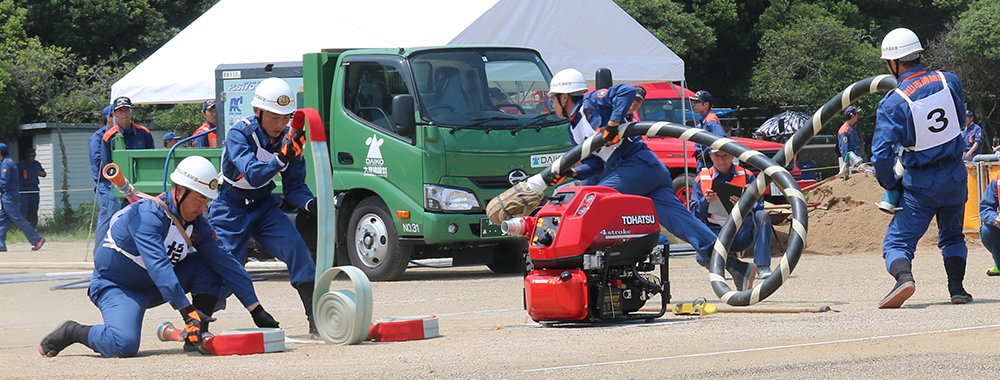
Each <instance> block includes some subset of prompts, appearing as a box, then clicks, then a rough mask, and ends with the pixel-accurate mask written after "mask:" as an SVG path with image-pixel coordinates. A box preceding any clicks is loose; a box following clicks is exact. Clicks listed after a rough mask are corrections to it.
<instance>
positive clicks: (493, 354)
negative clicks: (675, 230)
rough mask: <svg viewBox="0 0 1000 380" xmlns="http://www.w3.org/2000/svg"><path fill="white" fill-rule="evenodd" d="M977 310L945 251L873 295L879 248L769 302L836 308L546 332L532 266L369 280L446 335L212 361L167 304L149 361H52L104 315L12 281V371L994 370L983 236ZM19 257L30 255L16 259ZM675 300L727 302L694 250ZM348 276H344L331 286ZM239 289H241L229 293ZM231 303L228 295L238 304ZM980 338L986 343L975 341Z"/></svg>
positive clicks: (18, 267) (385, 305)
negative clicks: (532, 306) (899, 288)
mask: <svg viewBox="0 0 1000 380" xmlns="http://www.w3.org/2000/svg"><path fill="white" fill-rule="evenodd" d="M83 245H84V243H78V244H72V243H47V244H46V246H45V248H44V249H43V250H42V251H40V252H30V251H29V249H28V246H27V245H20V246H13V247H11V252H7V253H0V276H3V275H13V274H26V273H52V272H76V271H80V270H81V269H80V268H78V267H73V266H72V265H62V266H50V267H43V266H42V265H38V264H31V265H28V264H23V263H24V262H63V263H65V262H75V261H80V258H81V257H83V253H82V252H84V251H85V248H84V246H83ZM970 248H971V252H970V255H969V256H970V263H969V266H968V268H969V269H968V272H969V274H968V275H967V276H966V289H967V290H968V291H969V292H970V293H972V294H973V295H974V297H975V299H976V300H975V302H974V303H972V304H968V305H952V304H950V303H949V302H948V292H947V288H946V279H945V274H944V268H943V266H942V264H941V262H942V261H941V258H940V255H939V254H938V253H937V252H935V251H918V252H917V259H916V260H915V262H914V276H915V277H916V280H917V292H916V294H914V296H913V297H912V298H910V300H909V301H907V303H906V304H905V305H904V307H903V308H901V309H898V310H878V309H877V308H876V303H877V302H878V301H879V300H880V299H881V298H882V296H884V295H885V293H887V292H888V291H889V288H890V287H891V286H892V284H893V281H892V279H891V277H890V276H889V275H888V274H886V272H885V266H884V263H883V261H882V259H881V257H880V255H879V254H878V253H852V254H842V255H824V254H821V253H818V254H817V253H813V254H807V255H805V256H803V257H802V259H801V260H800V261H799V264H798V267H797V268H796V269H795V271H794V272H793V273H792V277H791V278H790V279H789V280H788V282H787V283H786V284H785V285H784V286H782V287H781V289H779V290H778V291H777V292H776V293H775V294H774V295H773V296H771V298H769V299H767V300H765V301H763V302H762V303H761V304H759V305H757V306H758V307H776V306H821V305H829V306H831V307H832V308H833V309H835V310H837V311H839V312H828V313H800V314H746V313H718V314H713V315H708V316H703V317H690V316H674V315H672V314H667V315H666V316H664V317H663V318H661V319H659V320H657V321H656V322H655V323H651V324H644V323H633V324H624V325H606V326H592V327H560V328H543V327H539V326H537V325H536V324H534V323H531V321H530V320H528V319H527V315H526V313H525V312H524V310H523V309H522V295H521V293H522V279H521V278H520V276H510V275H496V274H492V273H490V272H489V270H487V269H486V268H485V267H464V268H450V269H431V268H420V269H412V270H410V271H408V272H407V274H406V276H405V279H404V280H403V281H397V282H390V283H375V284H373V289H374V297H375V305H374V313H373V315H374V317H375V318H380V317H386V316H405V315H421V314H436V315H438V316H439V318H440V324H441V333H442V335H443V336H441V337H439V338H435V339H429V340H423V341H413V342H396V343H374V342H366V343H363V344H360V345H353V346H331V345H325V344H302V343H299V344H295V343H289V344H287V352H283V353H274V354H264V355H252V356H229V357H213V356H201V355H192V354H186V353H184V352H182V350H181V346H180V344H178V343H163V342H160V341H158V340H157V339H156V337H155V336H154V335H155V330H156V326H157V325H159V324H160V323H161V322H163V321H171V322H173V323H174V324H175V325H176V324H180V323H181V320H180V316H179V315H178V314H177V312H176V311H174V310H171V309H169V307H167V306H160V307H157V308H154V309H150V310H148V311H147V313H146V319H145V323H144V325H143V340H142V346H141V348H140V352H139V356H138V357H134V358H127V359H105V358H101V357H99V356H98V355H97V354H95V353H93V352H92V351H90V350H89V349H87V348H86V347H84V346H82V345H74V346H71V347H69V348H67V349H66V350H65V351H63V352H62V353H61V354H60V355H59V356H58V357H55V358H43V357H40V356H39V354H38V351H37V350H36V345H37V344H38V342H39V341H40V340H41V338H42V337H43V336H44V335H45V334H46V333H48V332H49V331H50V330H51V329H53V328H54V327H55V326H56V325H57V324H59V322H61V321H63V320H65V319H74V320H77V321H79V322H81V323H85V324H94V323H99V322H100V321H101V316H100V313H99V312H98V310H97V308H96V307H94V306H93V304H91V302H90V301H89V299H88V298H87V296H86V291H85V290H82V289H80V290H55V291H52V290H49V287H50V286H52V285H56V284H59V283H62V282H65V281H48V282H26V283H8V284H0V299H2V300H3V307H2V308H0V368H3V372H2V375H0V378H19V379H20V378H26V379H32V378H39V379H41V378H44V379H58V378H74V379H90V378H124V377H133V378H136V377H138V378H143V379H178V378H213V379H248V378H253V379H263V378H295V379H320V378H324V379H325V378H365V379H371V378H375V379H382V378H393V379H425V378H426V379H452V378H463V379H466V378H469V379H491V378H528V377H531V378H686V377H693V378H713V377H727V378H765V377H766V378H772V379H785V378H796V379H798V378H852V379H853V378H863V379H866V378H872V379H876V378H878V379H881V378H928V379H930V378H935V379H936V378H941V377H944V376H949V377H950V376H962V377H964V378H984V379H986V378H996V377H997V375H996V373H997V369H998V367H1000V364H997V363H998V362H1000V354H998V353H997V350H995V349H994V348H993V347H992V346H990V345H989V344H988V342H989V340H990V339H991V338H989V337H991V336H994V334H997V333H1000V315H998V313H997V312H996V304H997V302H998V299H1000V297H998V290H997V286H996V284H997V281H1000V278H990V277H986V275H985V274H984V271H985V269H986V268H987V267H988V266H991V265H992V261H991V259H990V257H989V253H988V252H987V251H986V250H985V249H984V248H982V246H981V245H976V246H972V247H970ZM17 262H22V263H17ZM670 275H671V278H670V280H671V287H672V291H673V301H674V302H690V301H692V300H694V299H695V298H697V297H707V298H709V299H710V300H713V299H715V298H716V297H714V294H713V293H712V291H711V287H710V285H709V282H708V276H707V272H706V271H705V270H704V269H702V268H700V267H699V266H697V264H695V262H694V259H693V258H692V257H691V256H682V257H674V258H672V259H671V273H670ZM264 277H265V280H264V281H260V282H257V283H256V288H257V291H258V295H259V296H260V298H261V301H262V303H263V304H264V305H265V306H266V307H267V309H268V310H269V311H270V312H271V313H272V314H273V315H274V316H275V318H277V319H278V320H279V321H280V322H281V323H282V326H283V327H284V328H285V329H286V334H287V335H288V336H290V337H299V338H301V337H304V335H305V334H306V325H305V323H306V322H305V317H304V316H303V314H302V307H301V304H300V303H299V300H298V297H297V295H296V294H295V291H294V289H292V287H291V286H289V285H288V282H287V281H288V277H287V275H284V274H275V275H267V276H264ZM341 285H342V286H345V287H346V286H348V285H347V283H346V282H337V283H335V286H341ZM232 300H234V299H231V301H232ZM234 302H235V301H232V302H231V303H230V304H233V303H234ZM216 317H218V318H219V322H216V323H213V325H212V329H213V330H215V331H221V330H223V329H230V328H240V327H252V322H251V320H250V317H249V315H248V313H246V312H245V311H243V310H242V309H241V310H232V308H230V310H227V311H223V312H220V313H218V314H216ZM977 336H978V337H979V338H976V337H977Z"/></svg>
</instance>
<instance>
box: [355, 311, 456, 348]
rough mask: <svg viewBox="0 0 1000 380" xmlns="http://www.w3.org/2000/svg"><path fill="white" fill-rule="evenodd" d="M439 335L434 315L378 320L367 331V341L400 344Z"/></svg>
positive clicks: (436, 319)
mask: <svg viewBox="0 0 1000 380" xmlns="http://www.w3.org/2000/svg"><path fill="white" fill-rule="evenodd" d="M440 335H441V331H440V329H439V327H438V318H437V316H435V315H419V316H411V317H388V318H379V319H377V320H376V321H375V324H374V325H372V327H371V328H370V329H368V339H371V340H374V341H376V342H402V341H407V340H419V339H428V338H434V337H437V336H440Z"/></svg>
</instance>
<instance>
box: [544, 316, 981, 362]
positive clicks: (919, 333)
mask: <svg viewBox="0 0 1000 380" xmlns="http://www.w3.org/2000/svg"><path fill="white" fill-rule="evenodd" d="M993 327H1000V324H993V325H984V326H971V327H958V328H953V329H945V330H935V331H923V332H914V333H906V334H893V335H880V336H872V337H864V338H852V339H839V340H828V341H822V342H812V343H800V344H787V345H781V346H770V347H757V348H746V349H742V350H727V351H716V352H704V353H700V354H687V355H675V356H661V357H656V358H645V359H632V360H619V361H613V362H603V363H587V364H576V365H567V366H559V367H546V368H535V369H528V370H525V371H524V372H542V371H555V370H561V369H572V368H585V367H599V366H607V365H618V364H629V363H641V362H651V361H658V360H670V359H683V358H697V357H704V356H717V355H725V354H737V353H744V352H754V351H768V350H780V349H786V348H799V347H810V346H820V345H825V344H839V343H851V342H863V341H871V340H880V339H891V338H902V337H908V336H917V335H927V334H937V333H949V332H956V331H970V330H979V329H987V328H993Z"/></svg>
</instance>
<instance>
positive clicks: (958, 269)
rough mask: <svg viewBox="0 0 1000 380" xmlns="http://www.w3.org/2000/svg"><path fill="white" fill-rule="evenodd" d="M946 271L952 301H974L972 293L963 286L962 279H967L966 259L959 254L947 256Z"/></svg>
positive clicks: (960, 302)
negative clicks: (958, 255)
mask: <svg viewBox="0 0 1000 380" xmlns="http://www.w3.org/2000/svg"><path fill="white" fill-rule="evenodd" d="M944 271H945V273H947V274H948V293H950V294H951V303H954V304H963V303H969V302H972V295H971V294H969V293H967V292H966V291H965V287H963V286H962V281H964V280H965V259H963V258H961V257H957V256H951V257H946V258H945V259H944Z"/></svg>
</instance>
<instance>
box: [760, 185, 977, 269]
mask: <svg viewBox="0 0 1000 380" xmlns="http://www.w3.org/2000/svg"><path fill="white" fill-rule="evenodd" d="M884 191H885V190H884V189H882V187H881V186H879V184H878V181H876V180H875V177H874V176H871V175H868V174H865V173H857V174H854V175H851V179H850V180H847V181H844V180H842V179H835V180H832V181H830V182H827V183H825V184H823V185H822V186H820V187H819V188H817V189H815V190H812V191H810V192H809V193H808V194H807V196H806V198H807V201H808V202H810V203H811V202H820V206H821V207H826V208H827V209H826V210H823V209H819V208H816V209H813V210H812V211H810V212H809V232H808V233H809V235H808V236H807V238H806V251H808V252H810V253H816V254H823V255H838V254H850V253H869V254H881V253H882V241H883V240H884V239H885V230H886V227H888V226H889V221H891V220H892V215H889V214H886V213H884V212H882V211H880V210H879V209H878V207H877V206H875V204H876V203H877V202H878V201H879V200H881V199H882V195H883V193H884ZM775 229H776V230H778V231H779V236H778V239H777V240H778V244H773V245H776V246H777V247H774V248H784V244H782V243H784V241H785V240H786V239H787V232H788V231H787V227H783V226H776V227H775ZM937 236H938V228H937V221H936V220H932V221H931V223H930V226H929V227H928V228H927V232H926V233H925V234H924V237H923V238H921V239H920V241H919V242H918V243H917V251H919V252H928V251H929V252H935V251H938V248H937ZM965 240H966V243H967V244H970V247H975V246H973V245H972V244H979V243H978V242H975V241H974V240H972V239H971V238H968V237H966V239H965ZM772 250H773V249H772Z"/></svg>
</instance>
